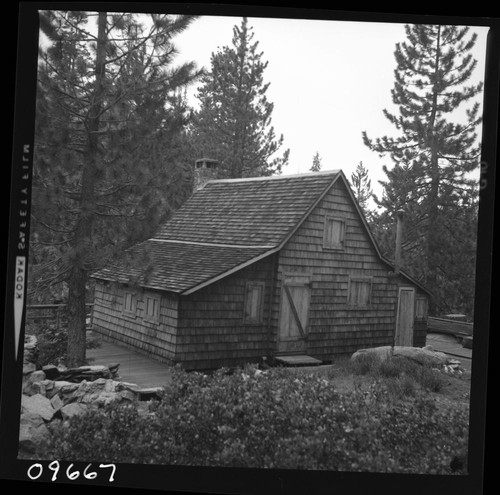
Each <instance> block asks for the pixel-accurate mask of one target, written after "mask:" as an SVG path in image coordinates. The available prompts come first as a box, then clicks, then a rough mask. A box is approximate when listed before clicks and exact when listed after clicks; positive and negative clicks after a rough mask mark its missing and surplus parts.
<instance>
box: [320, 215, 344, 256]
mask: <svg viewBox="0 0 500 495" xmlns="http://www.w3.org/2000/svg"><path fill="white" fill-rule="evenodd" d="M344 239H345V221H344V220H342V219H340V218H333V217H326V218H325V230H324V236H323V247H325V248H329V249H344Z"/></svg>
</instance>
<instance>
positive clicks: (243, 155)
mask: <svg viewBox="0 0 500 495" xmlns="http://www.w3.org/2000/svg"><path fill="white" fill-rule="evenodd" d="M253 37H254V33H253V32H252V28H249V27H248V22H247V19H246V18H243V20H242V23H241V25H240V26H239V27H238V26H234V28H233V39H232V46H225V47H223V48H222V49H219V50H218V51H217V52H216V53H212V56H211V61H210V62H211V67H210V71H209V72H208V73H206V74H205V76H204V77H203V78H202V81H201V82H202V86H201V87H200V88H198V99H199V101H200V110H199V112H197V114H196V115H195V120H194V125H193V129H192V134H191V139H192V143H193V158H194V159H197V158H203V157H210V158H212V159H215V160H217V161H218V162H219V169H218V174H219V176H220V177H228V178H240V177H254V176H265V175H272V174H276V173H280V172H281V169H282V167H283V166H285V165H286V163H287V161H288V154H289V151H288V150H286V151H285V152H284V153H283V155H282V156H278V155H277V153H278V152H279V149H280V147H281V146H282V143H283V136H280V137H279V138H276V136H275V132H274V128H273V127H272V125H271V116H272V112H273V108H274V105H273V104H272V103H271V102H269V101H268V100H267V97H266V92H267V89H268V87H269V83H265V82H264V71H265V69H266V67H267V65H268V63H267V62H263V61H262V56H263V53H262V52H258V51H257V49H258V42H252V40H253Z"/></svg>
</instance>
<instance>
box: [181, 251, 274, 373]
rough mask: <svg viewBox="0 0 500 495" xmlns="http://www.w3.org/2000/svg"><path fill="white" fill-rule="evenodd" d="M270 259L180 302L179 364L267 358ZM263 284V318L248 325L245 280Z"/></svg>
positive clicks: (190, 366)
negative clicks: (246, 320) (245, 318)
mask: <svg viewBox="0 0 500 495" xmlns="http://www.w3.org/2000/svg"><path fill="white" fill-rule="evenodd" d="M272 269H273V264H272V256H270V257H268V258H265V259H263V260H261V261H259V262H257V263H255V264H253V265H252V266H251V267H248V268H245V269H243V270H241V271H240V272H238V273H237V274H235V275H232V276H229V277H227V278H226V279H224V280H220V281H218V282H215V283H214V284H212V285H210V286H209V287H206V288H203V289H201V290H199V291H197V292H195V293H194V294H191V295H190V296H189V297H181V298H180V300H179V314H180V315H181V316H180V317H179V321H178V327H177V329H178V333H177V349H178V354H177V360H178V361H179V362H182V364H183V366H184V367H185V368H186V369H204V368H210V369H214V368H217V367H220V366H231V367H233V366H238V365H243V364H244V363H247V362H258V361H260V359H261V358H262V357H263V356H268V355H269V344H268V338H267V330H268V328H267V321H268V320H267V317H268V314H269V310H270V306H269V293H270V290H271V287H272ZM249 281H250V282H260V283H262V284H263V286H264V291H263V298H262V304H263V307H262V320H261V321H260V322H258V323H245V322H244V310H245V294H246V287H247V282H249Z"/></svg>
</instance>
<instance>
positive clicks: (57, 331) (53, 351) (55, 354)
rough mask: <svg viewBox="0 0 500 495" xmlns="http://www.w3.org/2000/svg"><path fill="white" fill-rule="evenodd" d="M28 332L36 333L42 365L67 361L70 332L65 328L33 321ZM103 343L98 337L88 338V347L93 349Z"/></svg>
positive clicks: (39, 358) (39, 359) (39, 361)
mask: <svg viewBox="0 0 500 495" xmlns="http://www.w3.org/2000/svg"><path fill="white" fill-rule="evenodd" d="M26 333H28V334H32V335H35V336H36V338H37V345H38V363H39V364H40V366H45V365H47V364H59V363H64V362H65V361H66V353H67V345H68V332H67V330H66V329H64V328H57V327H56V325H55V324H50V323H43V324H37V323H31V322H30V324H29V326H27V328H26ZM100 345H101V344H100V342H99V340H98V339H97V338H87V341H86V348H87V349H93V348H96V347H99V346H100Z"/></svg>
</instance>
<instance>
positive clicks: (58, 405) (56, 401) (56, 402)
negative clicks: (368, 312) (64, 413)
mask: <svg viewBox="0 0 500 495" xmlns="http://www.w3.org/2000/svg"><path fill="white" fill-rule="evenodd" d="M50 404H51V405H52V407H53V408H54V411H55V412H57V411H59V410H61V409H62V407H63V406H64V402H63V401H62V399H61V398H60V397H59V396H58V395H57V394H56V395H54V396H53V397H52V398H51V399H50Z"/></svg>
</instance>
